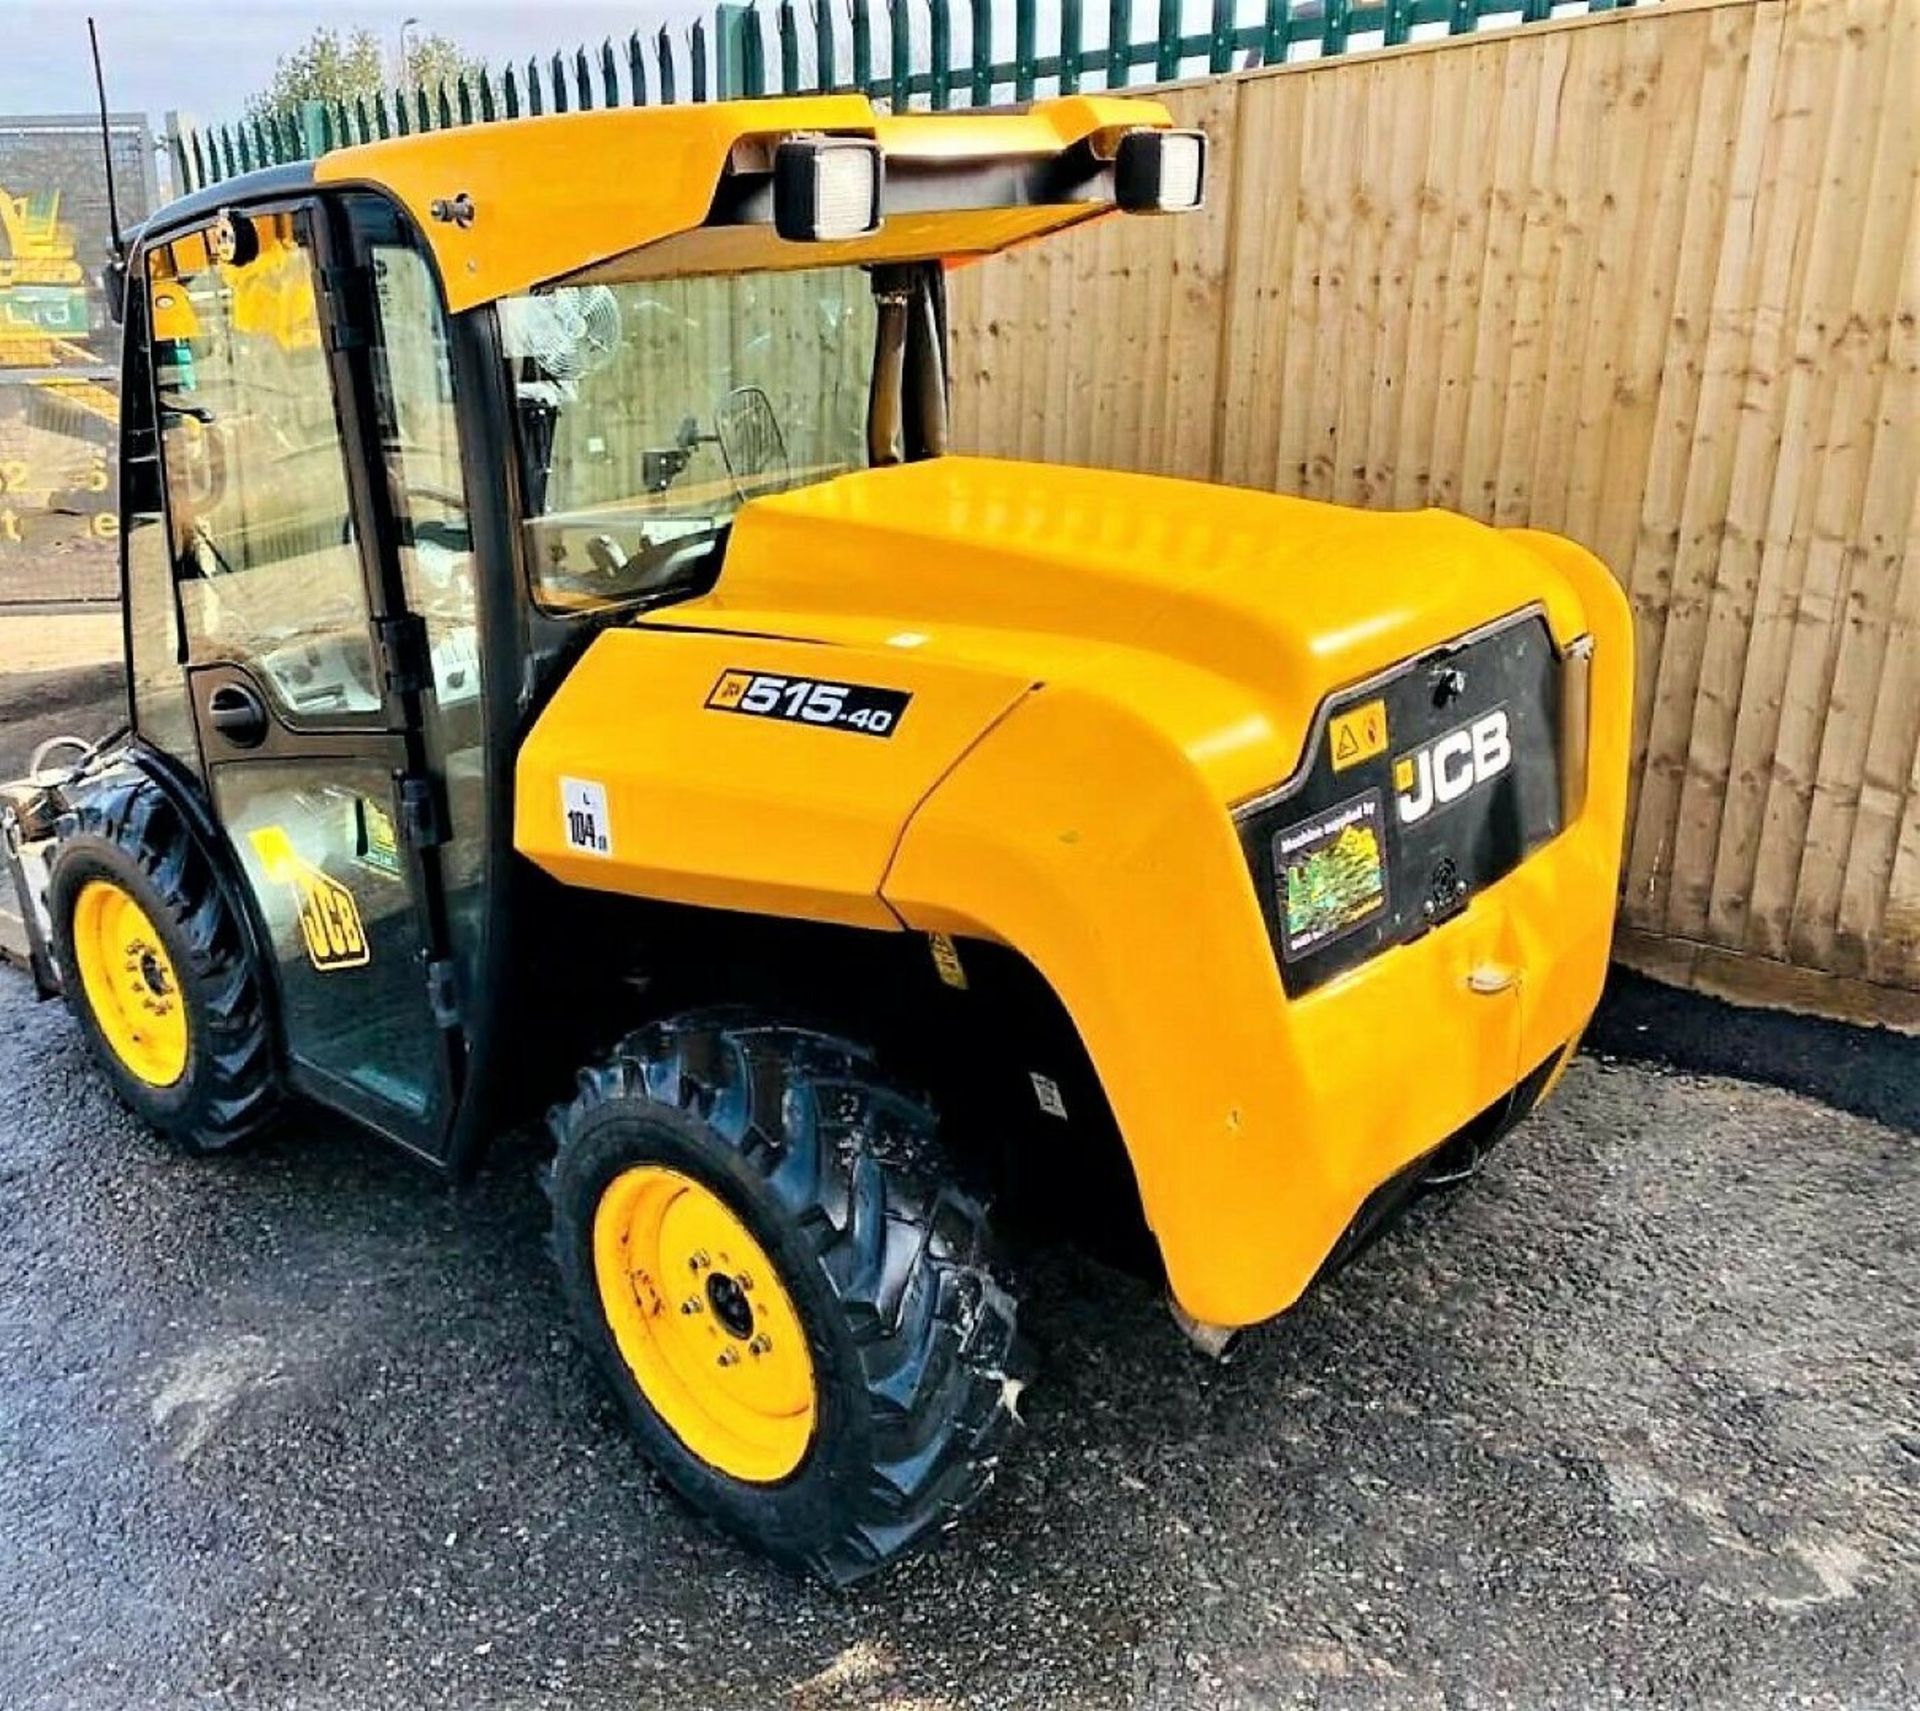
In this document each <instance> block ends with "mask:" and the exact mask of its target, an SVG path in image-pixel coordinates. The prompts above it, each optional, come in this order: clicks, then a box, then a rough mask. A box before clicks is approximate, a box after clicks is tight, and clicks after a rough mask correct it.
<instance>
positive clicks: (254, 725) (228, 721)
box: [207, 683, 267, 749]
mask: <svg viewBox="0 0 1920 1711" xmlns="http://www.w3.org/2000/svg"><path fill="white" fill-rule="evenodd" d="M207 717H208V718H209V719H211V720H212V721H213V728H214V729H215V730H216V731H218V732H219V733H220V735H221V736H223V737H225V738H226V740H227V741H228V742H230V743H231V744H233V746H234V747H235V748H237V749H257V748H258V747H259V746H260V745H261V744H262V743H264V742H265V741H266V740H267V704H266V703H265V702H264V701H262V700H261V699H260V697H259V696H258V695H256V694H255V693H254V692H253V691H252V690H251V689H248V688H247V687H246V686H245V685H244V684H239V683H223V684H221V685H220V686H219V687H218V688H216V689H215V690H214V692H213V693H212V694H211V695H209V696H208V697H207Z"/></svg>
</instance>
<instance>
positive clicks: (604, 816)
mask: <svg viewBox="0 0 1920 1711" xmlns="http://www.w3.org/2000/svg"><path fill="white" fill-rule="evenodd" d="M560 829H561V833H562V835H563V836H564V837H565V838H566V841H567V848H568V849H570V850H580V851H583V852H584V853H585V854H587V855H597V856H611V855H612V854H613V816H612V815H611V814H610V813H609V812H608V811H607V787H606V786H605V785H604V784H601V783H599V782H598V781H597V780H595V779H591V778H563V779H561V780H560Z"/></svg>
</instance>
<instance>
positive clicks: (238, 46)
mask: <svg viewBox="0 0 1920 1711" xmlns="http://www.w3.org/2000/svg"><path fill="white" fill-rule="evenodd" d="M701 9H702V8H701V7H700V5H699V4H698V0H694V3H691V4H688V3H684V0H683V3H680V4H662V3H661V0H564V3H547V4H542V3H541V0H394V4H391V5H377V4H375V5H367V4H360V3H358V0H354V3H350V4H346V5H338V4H332V5H330V4H326V3H325V0H245V3H244V4H236V3H235V0H195V3H192V4H183V3H179V0H175V3H173V4H161V3H159V0H93V3H92V5H91V7H89V6H88V5H87V3H86V0H58V3H53V0H0V114H6V113H64V112H79V111H84V110H87V109H90V108H91V107H92V105H93V73H92V70H91V68H90V64H89V61H88V58H87V23H86V20H87V13H88V11H89V10H91V11H92V13H93V15H94V17H95V19H96V20H97V21H98V23H99V26H100V47H101V52H102V54H103V55H104V57H105V59H106V65H107V94H108V98H109V99H110V100H111V101H112V103H113V106H114V109H115V110H116V111H118V112H138V111H144V112H146V113H148V114H149V115H150V116H151V117H152V119H153V121H154V123H155V124H156V125H157V124H158V123H159V121H160V117H161V115H162V114H163V113H165V112H166V111H167V109H168V108H181V109H184V110H187V111H190V112H193V113H196V114H198V115H199V116H200V117H201V118H203V119H227V118H232V117H234V116H235V115H237V114H238V113H239V111H240V108H241V106H242V105H243V103H244V102H245V100H246V98H247V96H248V95H250V94H252V93H253V92H254V91H255V90H256V89H259V88H260V87H261V86H262V85H263V84H264V83H265V82H266V81H267V79H268V78H270V77H271V76H272V75H273V68H274V64H275V62H276V61H277V60H278V59H279V58H280V56H281V55H282V54H284V53H287V52H289V51H290V50H291V49H293V48H295V47H297V46H298V45H299V44H300V43H301V42H303V41H305V40H306V38H307V37H308V36H309V35H311V34H312V33H313V30H314V29H315V27H316V26H317V25H320V24H327V25H330V26H332V27H334V28H336V29H339V30H342V31H348V30H352V29H355V28H358V27H360V26H363V25H364V26H365V27H366V28H368V29H370V30H372V31H373V32H374V33H375V34H376V35H378V36H379V37H380V40H381V41H382V42H383V43H384V44H385V45H386V46H387V48H388V50H389V52H394V51H396V50H397V48H398V44H399V37H400V25H401V22H402V20H403V19H406V18H409V17H414V18H418V19H419V20H420V27H421V28H422V30H424V31H426V32H428V33H432V32H438V33H439V34H441V35H445V36H450V37H452V38H453V39H454V40H455V41H457V42H458V43H459V44H460V45H461V46H462V47H464V48H465V49H467V51H468V52H470V53H475V54H478V55H479V56H480V57H481V58H483V59H485V60H486V61H487V62H488V63H489V64H501V63H504V62H505V61H507V60H510V59H518V60H525V59H526V58H527V56H528V55H529V54H542V55H544V54H548V53H551V52H552V51H553V50H554V49H555V48H559V47H567V46H571V45H572V44H573V43H575V42H579V41H588V42H596V43H597V42H599V41H600V40H601V39H602V38H603V37H605V36H613V37H614V38H615V39H616V40H618V39H621V38H624V37H625V36H626V34H627V32H628V31H630V30H634V29H640V30H643V31H651V30H657V29H658V28H659V27H660V25H661V23H662V22H664V21H666V20H668V19H670V18H671V19H676V20H678V19H684V18H690V17H692V16H694V15H695V14H696V13H697V12H698V11H699V10H701Z"/></svg>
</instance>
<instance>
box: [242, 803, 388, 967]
mask: <svg viewBox="0 0 1920 1711" xmlns="http://www.w3.org/2000/svg"><path fill="white" fill-rule="evenodd" d="M248 839H249V842H251V843H252V845H253V848H254V853H255V854H256V855H258V856H259V858H260V862H261V865H262V866H263V867H265V869H266V870H267V878H268V879H270V880H272V881H273V883H274V884H276V885H285V886H289V887H291V889H292V891H293V896H294V902H295V905H296V907H297V908H298V909H299V911H300V936H301V938H302V939H303V940H304V941H305V942H306V947H307V960H308V961H309V962H310V963H312V964H313V966H314V967H315V968H317V969H319V970H320V971H321V973H323V974H325V973H328V972H330V971H331V970H333V969H336V968H359V967H360V966H361V965H362V964H364V963H366V962H367V961H369V960H370V959H371V955H372V953H371V952H370V951H369V950H368V949H367V934H366V929H365V928H364V927H363V926H362V925H361V924H360V906H359V904H357V903H356V902H354V900H353V893H352V892H351V891H349V890H348V889H347V888H346V887H345V886H344V885H342V884H341V883H340V881H339V880H337V879H334V878H332V877H331V876H329V875H327V874H325V873H322V872H321V871H320V869H319V868H317V867H315V866H314V865H313V863H312V862H310V861H304V860H302V859H301V857H300V856H299V855H298V854H296V853H295V851H294V847H293V841H292V840H291V839H290V838H289V837H288V836H287V834H286V830H285V828H284V827H281V826H262V827H261V828H260V829H259V830H258V831H256V832H252V833H249V834H248Z"/></svg>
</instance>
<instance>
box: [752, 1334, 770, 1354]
mask: <svg viewBox="0 0 1920 1711" xmlns="http://www.w3.org/2000/svg"><path fill="white" fill-rule="evenodd" d="M772 1347H773V1339H772V1338H771V1337H769V1336H768V1335H767V1334H766V1332H765V1331H762V1332H761V1333H760V1334H759V1336H757V1337H755V1338H754V1339H753V1341H752V1342H750V1343H749V1344H747V1353H748V1354H750V1355H763V1354H765V1353H766V1352H767V1350H768V1349H770V1348H772Z"/></svg>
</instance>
